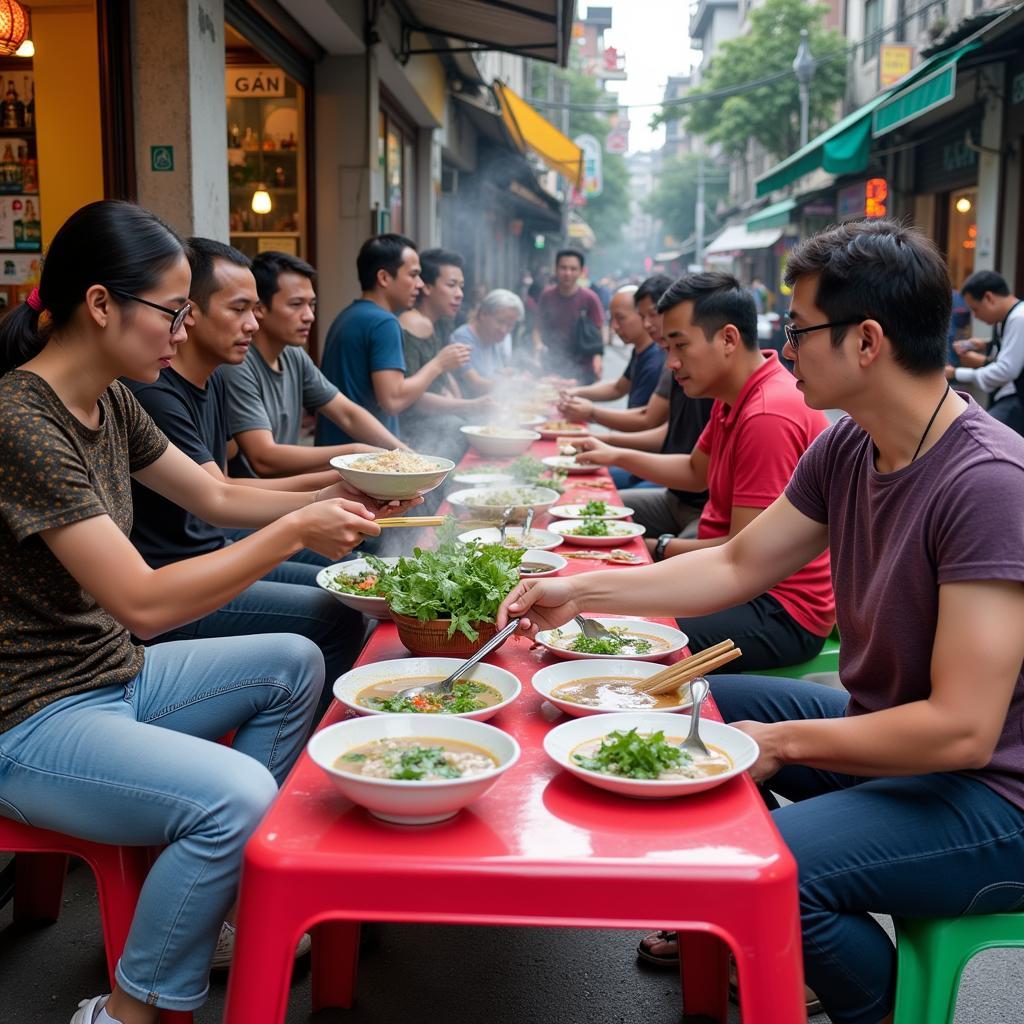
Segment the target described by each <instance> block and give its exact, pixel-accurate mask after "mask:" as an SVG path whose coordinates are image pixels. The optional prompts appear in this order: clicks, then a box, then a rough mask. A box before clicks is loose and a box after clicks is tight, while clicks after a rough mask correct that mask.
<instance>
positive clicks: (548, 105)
mask: <svg viewBox="0 0 1024 1024" xmlns="http://www.w3.org/2000/svg"><path fill="white" fill-rule="evenodd" d="M945 4H946V0H926V2H925V3H923V4H921V6H920V7H916V8H915V9H914V10H913V11H908V12H907V13H906V14H905V15H904V17H902V18H900V19H899V20H897V21H894V22H893V23H892V24H891V25H885V26H883V27H882V28H880V29H876V30H875V31H874V32H872V33H871V34H870V35H867V36H865V37H864V38H863V39H861V40H859V41H858V42H856V43H853V44H851V45H850V46H847V47H844V48H843V49H842V50H836V52H835V53H829V54H825V56H823V57H817V58H815V61H814V66H815V68H819V67H822V66H823V65H825V64H831V63H832V62H833V61H836V60H839V59H840V58H846V57H849V56H850V55H851V54H855V53H856V52H857V50H859V49H861V48H862V47H866V46H871V45H873V44H874V43H876V42H881V41H882V40H883V39H884V38H885V37H886V36H887V35H888V34H889V33H890V32H893V31H895V30H896V29H899V28H902V27H903V26H904V25H905V24H906V23H907V22H909V21H910V20H911V19H912V18H915V17H917V16H918V15H920V14H923V13H924V12H925V11H927V10H929V9H930V8H932V7H940V6H945ZM793 75H794V72H793V70H792V68H786V69H785V70H784V71H774V72H772V74H770V75H765V76H764V77H762V78H755V79H752V80H751V81H749V82H738V83H737V84H736V85H728V86H724V87H723V88H721V89H713V90H711V91H710V92H695V93H690V94H688V95H686V96H676V97H673V98H671V99H662V100H657V101H655V102H653V103H622V102H621V101H619V100H618V98H617V97H616V98H615V99H614V102H609V103H559V102H558V101H557V100H542V99H533V98H531V100H530V105H531V106H533V107H537V108H538V109H541V110H571V111H577V112H579V113H584V114H586V113H590V114H614V113H616V112H617V111H618V110H620V109H621V108H622V107H627V108H628V109H630V110H641V109H644V108H650V107H685V106H689V105H690V104H692V103H699V102H702V101H703V100H714V99H726V98H727V97H729V96H736V95H738V94H740V93H744V92H750V91H752V90H754V89H763V88H764V87H765V86H768V85H773V84H774V83H775V82H781V81H784V80H785V79H787V78H790V77H791V76H793ZM610 98H611V97H610Z"/></svg>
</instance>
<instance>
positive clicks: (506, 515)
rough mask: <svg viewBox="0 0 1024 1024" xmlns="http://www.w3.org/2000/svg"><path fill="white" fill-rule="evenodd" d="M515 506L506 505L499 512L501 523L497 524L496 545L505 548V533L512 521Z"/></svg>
mask: <svg viewBox="0 0 1024 1024" xmlns="http://www.w3.org/2000/svg"><path fill="white" fill-rule="evenodd" d="M515 510H516V507H515V505H506V506H505V507H504V508H503V509H502V510H501V522H500V523H499V524H498V543H499V544H500V545H501V546H502V547H504V546H505V531H506V530H507V529H508V524H509V523H510V522H511V521H512V513H513V512H515Z"/></svg>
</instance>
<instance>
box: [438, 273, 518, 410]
mask: <svg viewBox="0 0 1024 1024" xmlns="http://www.w3.org/2000/svg"><path fill="white" fill-rule="evenodd" d="M525 315H526V311H525V309H524V308H523V302H522V299H520V298H519V296H518V295H516V293H515V292H510V291H508V290H507V289H505V288H495V289H494V290H493V291H490V292H488V293H487V294H486V295H485V296H484V298H483V301H482V302H481V303H480V306H479V308H478V309H477V311H476V315H475V316H474V317H473V319H472V321H471V322H470V323H466V324H463V325H462V326H461V327H460V328H459V329H458V330H457V331H455V333H454V334H453V335H452V337H451V341H452V342H453V343H455V342H458V343H460V344H463V345H468V346H469V365H468V366H467V367H466V368H465V369H464V370H463V371H462V373H461V374H460V380H461V381H462V382H463V383H464V384H465V385H466V386H467V387H468V388H469V389H470V390H472V391H473V392H475V393H476V394H486V393H488V392H489V391H491V390H492V389H493V387H494V385H495V378H496V377H497V376H498V375H499V374H501V373H502V372H504V371H505V370H507V369H509V367H510V365H511V362H512V337H511V336H512V332H513V331H514V330H515V329H516V324H518V323H519V321H520V320H522V319H523V317H524V316H525Z"/></svg>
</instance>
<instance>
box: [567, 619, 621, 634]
mask: <svg viewBox="0 0 1024 1024" xmlns="http://www.w3.org/2000/svg"><path fill="white" fill-rule="evenodd" d="M572 621H573V622H575V623H576V625H577V626H579V627H580V632H581V633H582V634H583V635H584V636H585V637H586V638H587V639H588V640H605V639H607V638H609V637H610V638H611V639H612V640H621V639H622V637H620V636H617V635H616V634H615V633H613V632H612V631H611V630H609V629H605V627H604V626H602V625H601V623H600V622H598V621H597V620H596V619H585V618H583V616H582V615H574V616H573V619H572Z"/></svg>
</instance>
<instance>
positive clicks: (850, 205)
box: [805, 178, 889, 219]
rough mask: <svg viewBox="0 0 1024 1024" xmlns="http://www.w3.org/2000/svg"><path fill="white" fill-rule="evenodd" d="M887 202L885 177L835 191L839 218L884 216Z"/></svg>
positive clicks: (887, 188) (887, 186)
mask: <svg viewBox="0 0 1024 1024" xmlns="http://www.w3.org/2000/svg"><path fill="white" fill-rule="evenodd" d="M888 203H889V183H888V182H887V181H886V180H885V178H868V180H867V181H859V182H857V184H856V185H847V186H846V188H841V189H839V191H838V192H837V193H836V214H837V216H838V217H840V218H841V219H849V218H853V217H884V216H885V215H886V213H887V212H888ZM805 212H806V210H805Z"/></svg>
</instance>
